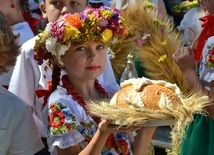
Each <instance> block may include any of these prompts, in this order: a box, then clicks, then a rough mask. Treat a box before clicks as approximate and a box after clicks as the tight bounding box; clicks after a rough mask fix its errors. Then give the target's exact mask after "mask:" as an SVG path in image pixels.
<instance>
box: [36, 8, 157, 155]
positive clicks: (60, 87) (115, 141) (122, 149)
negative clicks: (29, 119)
mask: <svg viewBox="0 0 214 155" xmlns="http://www.w3.org/2000/svg"><path fill="white" fill-rule="evenodd" d="M127 31H128V29H127V28H126V27H125V25H124V23H123V18H122V17H121V16H120V15H119V12H118V11H117V10H112V9H110V8H108V7H100V8H99V9H93V8H87V9H86V10H85V11H84V12H80V13H78V14H66V15H64V16H63V17H62V18H60V19H59V20H57V21H56V22H54V23H53V24H50V25H48V26H47V28H46V30H45V32H43V33H42V34H41V36H40V37H39V39H38V40H37V41H36V46H35V51H36V54H35V59H36V60H37V61H38V63H39V64H42V61H43V60H44V59H45V60H48V61H49V62H50V64H49V65H51V66H50V67H52V68H53V74H52V87H51V92H52V93H51V95H50V97H49V99H48V102H47V105H46V106H45V108H44V111H43V118H44V125H45V129H46V130H47V133H48V144H49V150H50V152H51V153H52V154H53V155H55V154H56V153H57V154H58V155H66V154H72V155H76V154H84V155H87V154H93V155H98V154H100V153H101V154H108V153H110V154H114V155H119V154H120V155H122V154H123V155H126V154H132V153H133V154H135V155H138V154H139V155H142V154H144V153H145V151H146V150H147V147H148V145H149V142H150V139H151V136H152V134H153V132H154V128H142V129H141V130H140V131H139V133H138V135H137V136H136V138H135V141H134V142H133V147H132V149H131V143H130V138H129V137H128V134H125V133H124V132H119V131H132V129H137V128H136V127H130V128H121V129H120V130H117V129H113V127H112V125H108V123H107V122H106V121H102V122H101V123H100V119H99V118H97V117H94V116H91V115H90V113H89V112H88V110H87V104H90V103H89V101H90V100H92V99H96V100H100V99H106V98H110V97H111V96H112V95H113V94H114V93H115V92H116V91H117V90H118V86H117V85H115V84H109V83H105V82H102V83H99V81H98V80H97V77H98V76H99V75H100V74H102V72H103V71H104V68H105V65H106V48H107V45H109V44H111V43H114V42H115V41H117V39H118V37H123V35H124V34H126V33H127ZM61 70H63V71H64V72H65V74H64V75H63V76H62V77H61V75H60V73H61ZM60 77H61V80H60ZM60 81H61V82H62V83H61V84H60ZM99 123H100V124H99ZM98 124H99V127H98ZM143 129H144V130H143ZM116 131H117V132H116ZM146 131H148V133H146ZM114 132H115V133H114ZM130 135H131V134H130ZM144 143H145V144H144Z"/></svg>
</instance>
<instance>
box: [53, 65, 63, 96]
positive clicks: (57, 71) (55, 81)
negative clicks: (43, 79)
mask: <svg viewBox="0 0 214 155" xmlns="http://www.w3.org/2000/svg"><path fill="white" fill-rule="evenodd" d="M60 73H61V68H60V67H59V66H58V65H53V73H52V86H51V91H52V92H53V91H54V90H56V88H57V86H58V85H59V82H60Z"/></svg>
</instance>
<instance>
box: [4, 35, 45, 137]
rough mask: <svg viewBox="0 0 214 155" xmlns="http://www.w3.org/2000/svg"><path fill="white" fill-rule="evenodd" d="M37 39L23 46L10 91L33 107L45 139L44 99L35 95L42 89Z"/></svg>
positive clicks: (37, 123)
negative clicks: (42, 118) (37, 57)
mask: <svg viewBox="0 0 214 155" xmlns="http://www.w3.org/2000/svg"><path fill="white" fill-rule="evenodd" d="M35 39H36V38H35V37H34V38H32V39H30V40H29V41H27V42H25V43H24V44H23V45H22V46H21V54H20V55H19V56H18V57H17V61H16V65H15V67H14V70H13V73H12V76H11V80H10V83H9V88H8V90H9V91H10V92H12V93H13V94H15V95H16V96H18V97H20V98H21V99H23V100H24V101H25V102H26V103H27V104H28V105H30V106H31V107H32V109H33V117H34V120H35V122H36V125H37V127H38V129H39V132H40V134H41V136H42V137H45V133H44V131H43V129H42V126H43V125H42V120H41V106H42V103H40V102H41V101H42V99H38V98H37V97H36V93H35V91H36V90H37V89H42V86H41V85H39V81H40V76H41V72H40V69H39V66H38V64H37V62H36V61H35V60H34V51H33V47H34V44H35ZM40 100H41V101H40ZM39 101H40V102H39Z"/></svg>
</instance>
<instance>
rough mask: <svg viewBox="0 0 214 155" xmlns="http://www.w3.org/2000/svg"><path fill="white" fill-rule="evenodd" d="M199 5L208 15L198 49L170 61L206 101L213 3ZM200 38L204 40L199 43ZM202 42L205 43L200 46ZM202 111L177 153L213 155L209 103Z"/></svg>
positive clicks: (213, 114)
mask: <svg viewBox="0 0 214 155" xmlns="http://www.w3.org/2000/svg"><path fill="white" fill-rule="evenodd" d="M202 5H203V6H204V7H205V8H206V10H207V11H208V12H209V15H208V16H205V18H206V19H207V20H206V23H204V26H205V27H204V29H203V30H202V33H201V34H200V36H199V40H198V43H197V47H199V48H196V53H194V50H193V49H192V48H190V47H183V48H180V49H178V50H177V51H176V52H175V53H174V54H173V59H174V60H175V62H176V63H177V64H178V66H179V67H180V69H181V71H182V72H183V74H184V76H185V78H186V79H187V82H188V83H189V85H190V86H191V87H192V89H199V90H200V91H203V92H204V93H206V94H207V95H209V96H210V98H213V90H212V89H213V86H212V85H213V84H212V83H213V80H214V79H213V73H214V72H213V71H214V70H213V66H214V63H213V62H214V61H213V50H214V33H213V32H214V27H213V24H214V16H213V14H214V1H210V0H202ZM205 18H204V19H205ZM201 36H202V38H204V39H202V40H201V39H200V38H201ZM204 42H206V43H205V44H204ZM201 43H202V44H203V47H204V48H203V51H202V53H201V52H200V49H201V45H202V44H201ZM198 45H200V46H198ZM197 51H199V52H197ZM194 56H195V60H194ZM196 61H200V68H199V77H198V73H197V72H196V71H195V63H196ZM211 86H212V87H211ZM211 88H212V89H211ZM211 90H212V92H211ZM206 109H207V112H208V116H202V115H196V116H195V120H194V121H193V123H192V124H191V125H190V126H189V128H188V129H187V131H186V136H185V138H183V139H182V148H181V154H188V155H196V154H207V155H211V154H214V150H213V149H212V146H213V143H214V132H213V131H214V105H213V103H212V104H211V105H210V106H208V107H206Z"/></svg>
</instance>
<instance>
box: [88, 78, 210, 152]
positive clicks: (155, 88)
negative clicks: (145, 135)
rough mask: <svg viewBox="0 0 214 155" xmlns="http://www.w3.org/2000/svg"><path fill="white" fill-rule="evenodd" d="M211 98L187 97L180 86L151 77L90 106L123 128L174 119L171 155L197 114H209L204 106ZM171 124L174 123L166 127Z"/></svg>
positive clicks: (128, 83)
mask: <svg viewBox="0 0 214 155" xmlns="http://www.w3.org/2000/svg"><path fill="white" fill-rule="evenodd" d="M209 103H210V100H209V98H208V97H207V96H206V95H204V94H203V93H201V92H197V91H195V92H192V93H191V94H188V95H187V96H184V95H183V94H182V93H181V91H180V89H179V88H178V87H177V85H176V84H171V83H169V82H166V81H163V80H150V79H147V78H137V79H129V80H126V81H125V82H123V83H122V84H121V89H120V90H119V91H118V92H116V93H115V95H114V96H113V97H112V99H111V100H105V101H96V102H91V103H90V104H88V108H89V112H90V113H91V114H93V115H96V116H99V117H101V118H102V119H108V120H109V121H111V123H113V124H116V125H118V126H119V127H120V126H124V125H128V126H129V125H141V126H145V125H148V124H150V125H151V124H152V125H153V126H159V125H163V124H161V123H160V122H171V121H168V120H174V121H173V122H174V123H173V130H172V133H171V139H172V142H171V145H172V150H171V151H169V152H168V155H178V154H180V153H179V150H180V141H181V138H182V137H183V134H184V131H185V128H186V127H187V126H188V125H189V124H190V123H191V122H192V121H193V120H194V115H195V114H198V113H200V114H206V112H205V110H204V107H205V106H207V105H208V104H209ZM164 125H171V124H164Z"/></svg>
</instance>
